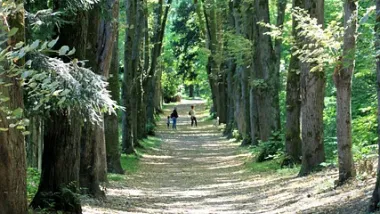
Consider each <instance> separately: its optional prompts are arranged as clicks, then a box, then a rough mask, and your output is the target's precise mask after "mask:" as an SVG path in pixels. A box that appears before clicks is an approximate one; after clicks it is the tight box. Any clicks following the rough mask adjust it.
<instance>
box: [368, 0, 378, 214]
mask: <svg viewBox="0 0 380 214" xmlns="http://www.w3.org/2000/svg"><path fill="white" fill-rule="evenodd" d="M375 50H376V53H377V54H376V76H377V85H376V86H377V87H376V89H377V124H380V55H379V52H380V0H376V24H375ZM377 135H378V139H377V144H378V154H379V157H378V163H380V125H378V126H377ZM379 205H380V164H378V165H377V177H376V185H375V189H374V190H373V193H372V198H371V202H370V206H369V212H375V211H376V210H379V209H380V206H379Z"/></svg>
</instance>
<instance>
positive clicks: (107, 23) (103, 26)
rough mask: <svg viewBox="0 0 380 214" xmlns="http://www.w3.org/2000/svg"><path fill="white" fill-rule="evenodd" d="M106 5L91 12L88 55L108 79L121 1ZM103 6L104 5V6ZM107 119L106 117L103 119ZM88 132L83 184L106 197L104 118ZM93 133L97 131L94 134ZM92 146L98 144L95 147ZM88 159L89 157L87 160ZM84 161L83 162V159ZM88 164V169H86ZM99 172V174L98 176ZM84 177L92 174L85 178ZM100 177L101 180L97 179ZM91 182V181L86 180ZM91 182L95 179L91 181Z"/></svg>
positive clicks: (83, 155) (108, 1)
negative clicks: (103, 187) (102, 191)
mask: <svg viewBox="0 0 380 214" xmlns="http://www.w3.org/2000/svg"><path fill="white" fill-rule="evenodd" d="M102 4H103V5H99V4H98V5H96V6H94V8H93V9H92V10H91V11H89V20H91V22H92V24H90V25H89V27H88V47H87V53H86V58H87V59H88V60H89V65H90V67H91V68H92V70H93V71H94V73H96V74H99V75H102V76H104V77H105V78H108V76H109V70H110V65H111V60H112V51H113V47H114V41H115V39H116V35H117V30H116V29H115V27H114V18H115V17H116V18H117V17H118V12H119V2H118V0H106V1H103V2H102ZM101 7H103V8H101ZM103 119H104V118H102V120H103ZM84 129H88V130H85V131H84V132H85V133H86V134H87V137H89V138H85V137H82V140H83V141H86V142H82V146H87V147H88V148H82V157H81V159H82V161H83V163H86V165H83V166H81V169H83V170H84V172H83V173H82V172H81V184H82V185H84V187H86V188H97V189H94V190H91V189H89V193H90V194H92V193H94V194H95V195H93V196H95V197H103V196H104V195H103V194H98V193H99V192H100V188H99V187H96V186H97V185H98V183H99V182H107V154H106V143H105V135H104V120H103V121H99V122H98V123H88V126H85V127H84ZM91 133H93V134H91ZM90 147H95V149H92V148H90ZM83 151H91V152H95V153H83ZM84 159H86V160H85V161H84ZM81 163H82V162H81ZM85 167H86V169H85ZM87 169H92V170H93V172H91V173H85V172H88V170H87ZM96 174H97V175H96ZM83 176H89V177H88V178H85V177H83ZM96 179H99V180H98V181H96ZM84 182H90V183H84ZM91 182H94V183H93V184H91Z"/></svg>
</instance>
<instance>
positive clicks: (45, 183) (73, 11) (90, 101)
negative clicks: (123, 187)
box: [0, 0, 171, 213]
mask: <svg viewBox="0 0 380 214" xmlns="http://www.w3.org/2000/svg"><path fill="white" fill-rule="evenodd" d="M121 3H125V4H121ZM0 4H1V7H0V8H1V11H0V12H1V19H2V20H1V23H2V25H1V31H0V34H1V44H2V46H1V49H0V50H1V57H0V58H1V65H2V66H1V72H0V75H1V81H0V83H1V84H0V96H1V102H0V104H1V108H0V115H1V116H0V118H1V119H0V128H1V131H0V139H1V142H0V148H1V150H0V151H1V152H0V153H1V158H2V160H3V161H1V165H0V173H1V175H2V176H1V180H0V181H1V186H0V210H2V211H3V212H6V213H27V206H28V205H27V198H26V167H27V166H30V167H39V168H40V170H41V179H40V185H39V188H38V192H37V194H36V195H35V196H34V198H33V200H32V202H31V203H30V206H31V207H32V208H33V209H53V210H63V211H67V212H72V213H81V212H82V211H81V205H80V201H79V198H78V194H80V193H85V194H88V195H91V196H93V197H96V198H99V199H102V198H104V197H105V194H104V191H103V190H102V189H101V184H102V183H104V182H107V172H112V173H123V169H122V167H121V164H120V153H121V151H120V145H121V144H120V141H119V119H118V115H117V110H119V111H120V114H122V148H123V151H124V152H125V153H128V154H130V153H134V152H135V150H134V148H135V147H138V146H140V145H139V140H140V139H142V138H144V137H146V136H147V135H148V134H149V132H150V131H151V130H152V127H153V126H154V123H155V119H154V118H155V117H154V115H155V113H156V112H157V111H158V110H159V109H160V104H161V99H160V98H159V97H160V96H161V93H160V91H161V90H160V79H161V74H160V73H158V72H157V71H156V70H157V69H156V67H157V61H158V58H159V56H160V53H161V48H162V40H163V35H164V30H165V25H166V19H167V17H168V13H169V9H170V4H171V1H168V2H166V1H162V0H160V1H158V2H153V3H152V2H149V3H148V2H147V1H137V0H131V1H125V2H119V0H99V1H92V0H91V1H90V0H89V1H87V0H85V1H82V0H81V1H69V0H67V1H66V0H65V1H62V0H56V1H46V0H35V1H25V2H24V1H22V0H17V1H13V0H8V1H2V2H0ZM152 11H153V14H154V15H153V16H149V14H151V13H150V12H152ZM119 14H121V17H119ZM119 20H120V22H119ZM150 32H153V33H150ZM45 41H46V42H45ZM120 83H121V84H120ZM120 98H121V99H120ZM121 105H122V106H123V107H121ZM25 136H26V137H25ZM25 139H26V144H24V141H25ZM25 145H26V151H27V152H26V153H27V154H26V153H25Z"/></svg>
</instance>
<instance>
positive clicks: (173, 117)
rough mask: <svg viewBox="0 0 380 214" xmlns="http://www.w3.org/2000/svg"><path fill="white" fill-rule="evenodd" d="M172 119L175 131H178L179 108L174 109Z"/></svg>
mask: <svg viewBox="0 0 380 214" xmlns="http://www.w3.org/2000/svg"><path fill="white" fill-rule="evenodd" d="M170 117H171V118H172V121H173V129H177V118H178V113H177V108H174V110H173V112H172V114H171V115H170Z"/></svg>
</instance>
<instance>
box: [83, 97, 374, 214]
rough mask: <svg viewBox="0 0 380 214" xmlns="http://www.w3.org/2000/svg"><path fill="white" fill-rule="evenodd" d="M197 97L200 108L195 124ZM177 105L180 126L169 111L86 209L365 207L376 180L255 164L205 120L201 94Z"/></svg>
mask: <svg viewBox="0 0 380 214" xmlns="http://www.w3.org/2000/svg"><path fill="white" fill-rule="evenodd" d="M191 104H195V105H196V108H197V109H196V110H197V112H198V115H200V117H199V124H198V127H196V128H195V127H189V124H190V120H189V118H188V116H187V112H188V111H189V109H190V105H191ZM177 107H178V110H179V115H180V118H179V119H178V130H174V131H173V130H171V129H167V128H166V118H165V117H163V119H162V121H160V122H159V127H158V130H157V135H158V137H160V138H161V139H162V141H163V143H162V145H161V146H160V148H157V149H154V150H151V151H149V153H148V154H145V155H144V156H143V158H141V161H140V163H139V169H138V171H137V172H135V173H134V174H127V175H126V178H125V180H123V181H118V182H111V184H110V187H108V189H107V201H105V202H96V201H87V202H86V201H85V202H84V203H85V204H86V203H87V205H85V206H84V213H94V214H97V213H99V214H104V213H107V214H108V213H197V214H198V213H199V214H201V213H226V214H234V213H361V211H362V209H363V206H364V205H365V203H367V200H368V195H369V193H370V190H371V189H372V188H373V186H372V184H373V180H370V181H367V182H368V183H361V184H357V183H355V184H351V185H352V186H354V187H353V188H347V189H345V188H342V189H337V190H333V189H332V186H333V181H334V179H336V176H337V173H336V171H335V170H328V171H324V172H321V173H317V174H315V175H313V176H310V177H305V178H298V177H296V174H291V175H289V174H287V175H282V174H281V173H256V174H255V173H252V172H250V171H249V170H248V167H247V164H246V162H248V161H250V160H251V159H250V155H249V154H247V153H245V152H243V151H242V150H241V149H239V144H238V143H236V142H233V141H231V140H227V139H225V138H223V137H222V136H221V134H220V131H219V130H218V129H217V128H216V127H215V126H213V122H212V121H206V120H205V119H206V117H207V115H208V114H207V111H206V108H205V105H204V103H203V102H202V101H197V102H194V101H184V102H183V103H181V104H179V105H177ZM170 111H171V109H168V110H166V111H165V115H168V114H170ZM363 204H364V205H363ZM350 209H351V211H352V209H354V210H355V209H357V210H356V211H357V212H356V211H355V212H350V211H348V210H350Z"/></svg>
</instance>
